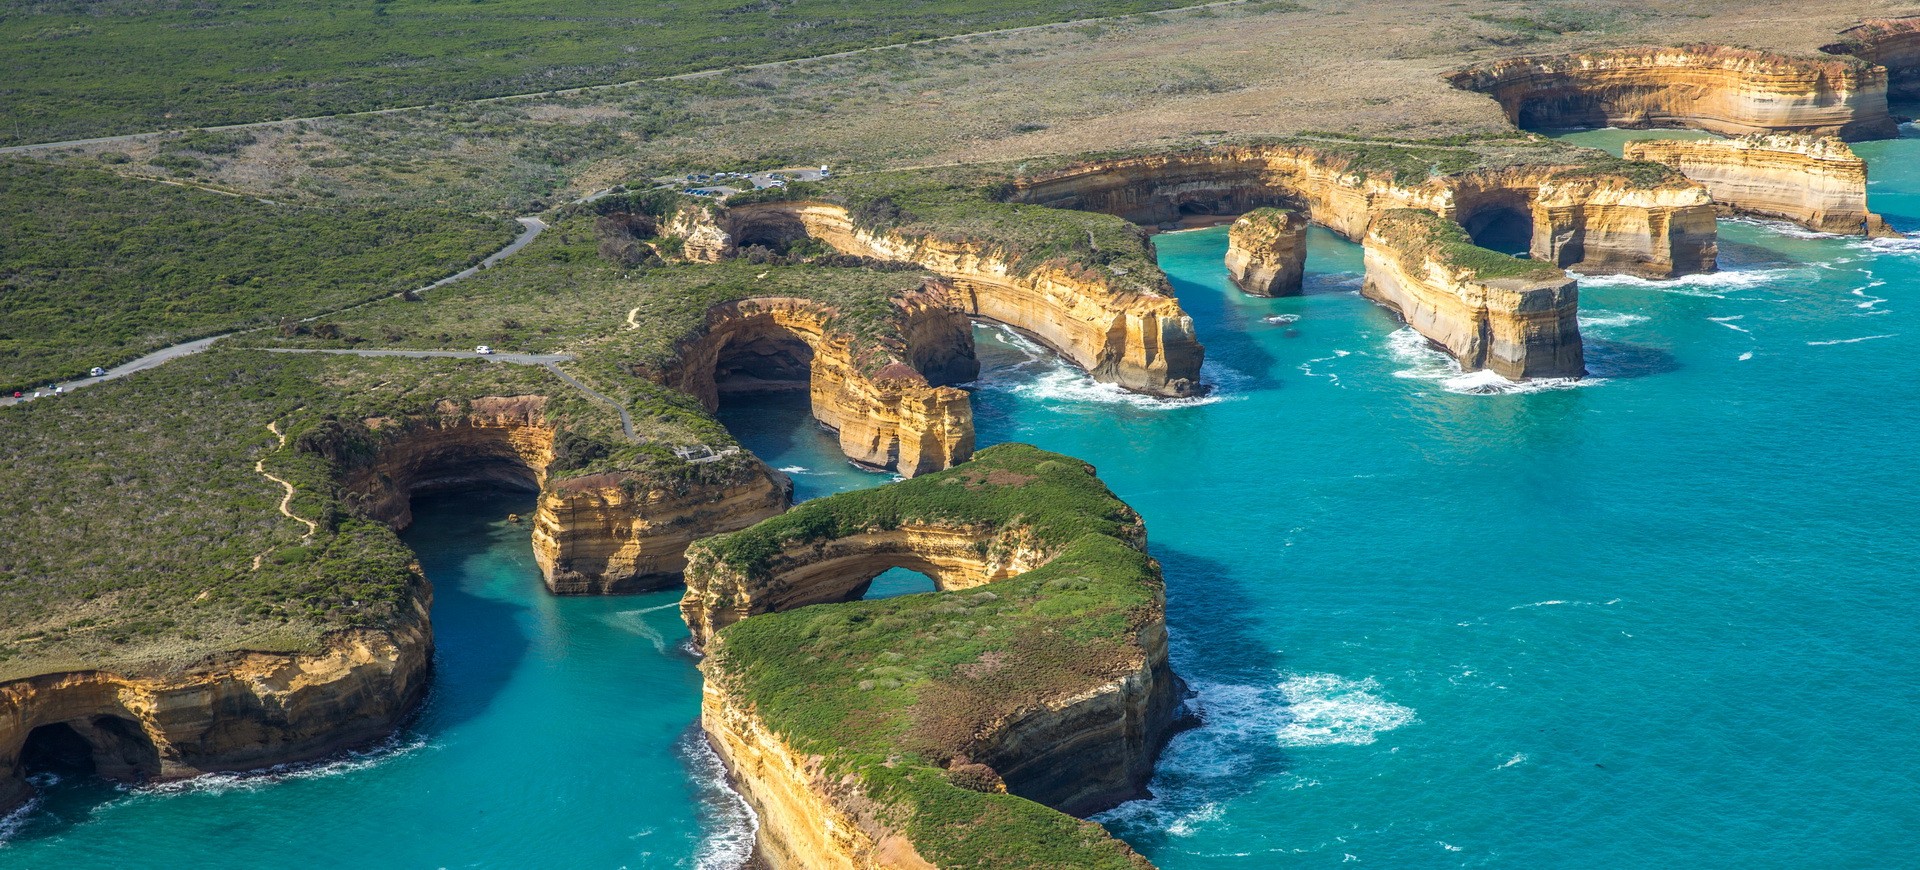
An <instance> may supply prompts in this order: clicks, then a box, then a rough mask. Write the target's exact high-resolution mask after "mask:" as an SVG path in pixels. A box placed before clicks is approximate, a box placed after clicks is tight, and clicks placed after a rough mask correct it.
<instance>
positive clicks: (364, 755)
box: [128, 734, 428, 795]
mask: <svg viewBox="0 0 1920 870" xmlns="http://www.w3.org/2000/svg"><path fill="white" fill-rule="evenodd" d="M427 746H428V744H427V741H426V738H424V737H420V736H418V735H402V734H396V735H394V736H392V737H389V738H387V739H386V740H383V741H381V742H380V743H378V744H375V745H374V746H372V747H371V748H368V749H364V750H361V751H358V752H348V753H344V754H342V755H337V756H334V757H333V758H327V759H322V760H319V761H306V762H299V763H295V764H276V765H273V766H272V767H264V768H261V769H259V770H246V771H239V772H232V773H203V774H201V775H199V776H196V777H193V778H192V779H181V780H174V781H173V782H161V783H154V784H152V785H142V786H130V787H129V788H128V790H129V791H131V792H134V793H136V794H151V795H174V794H213V795H222V794H227V793H229V792H236V791H243V792H244V791H258V790H260V789H263V788H266V787H268V786H273V785H278V784H280V783H283V782H289V781H293V780H302V779H322V778H325V777H331V776H344V775H346V774H349V773H359V772H360V771H363V770H370V769H372V768H373V767H375V766H377V765H381V764H385V763H387V762H389V761H392V760H394V759H396V758H401V757H404V756H407V755H411V754H412V753H414V752H417V751H419V750H421V749H425V748H426V747H427Z"/></svg>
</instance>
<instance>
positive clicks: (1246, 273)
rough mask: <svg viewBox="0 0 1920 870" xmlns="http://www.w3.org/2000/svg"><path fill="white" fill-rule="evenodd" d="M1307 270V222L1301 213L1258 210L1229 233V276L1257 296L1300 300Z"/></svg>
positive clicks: (1235, 222) (1282, 210) (1245, 215)
mask: <svg viewBox="0 0 1920 870" xmlns="http://www.w3.org/2000/svg"><path fill="white" fill-rule="evenodd" d="M1306 269H1307V219H1306V218H1305V217H1303V216H1302V215H1301V214H1300V213H1299V212H1296V211H1289V210H1286V209H1277V208H1259V209H1254V210H1253V211H1250V212H1247V213H1246V214H1244V215H1241V216H1240V218H1239V219H1238V220H1235V221H1234V222H1233V226H1232V227H1231V228H1230V229H1229V230H1228V231H1227V274H1228V275H1230V276H1232V278H1233V283H1234V285H1235V286H1237V287H1239V288H1240V289H1241V290H1243V291H1245V292H1247V293H1250V294H1252V295H1254V296H1298V295H1300V291H1301V282H1302V280H1303V279H1304V278H1305V276H1306Z"/></svg>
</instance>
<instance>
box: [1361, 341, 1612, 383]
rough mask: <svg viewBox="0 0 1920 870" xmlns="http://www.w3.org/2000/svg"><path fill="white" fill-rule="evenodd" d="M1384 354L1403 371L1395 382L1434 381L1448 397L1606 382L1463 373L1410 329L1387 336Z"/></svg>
mask: <svg viewBox="0 0 1920 870" xmlns="http://www.w3.org/2000/svg"><path fill="white" fill-rule="evenodd" d="M1387 353H1388V355H1389V356H1391V357H1392V358H1393V359H1394V360H1395V361H1396V362H1399V363H1401V364H1403V365H1405V366H1407V367H1406V368H1403V369H1400V370H1398V371H1396V372H1394V373H1393V376H1394V377H1396V378H1407V379H1409V380H1416V381H1436V382H1438V383H1439V384H1440V388H1441V389H1443V390H1446V391H1447V392H1449V393H1458V394H1460V395H1465V396H1496V395H1506V394H1511V393H1540V392H1545V391H1547V390H1567V389H1572V388H1574V387H1591V386H1598V385H1600V384H1603V383H1606V378H1595V377H1589V378H1585V379H1580V380H1576V379H1573V378H1536V379H1534V380H1530V381H1510V380H1507V379H1506V378H1503V377H1501V376H1499V375H1497V374H1494V373H1493V372H1490V371H1486V370H1481V371H1477V372H1463V371H1461V370H1460V363H1459V362H1458V361H1456V360H1455V359H1454V358H1453V357H1451V356H1448V355H1447V353H1446V352H1445V351H1442V350H1440V349H1438V348H1435V347H1434V346H1433V344H1432V343H1431V342H1429V341H1427V337H1426V336H1424V335H1421V334H1420V333H1418V332H1416V331H1414V329H1413V327H1411V326H1408V327H1402V328H1400V329H1397V330H1394V331H1393V332H1392V333H1390V334H1388V335H1387Z"/></svg>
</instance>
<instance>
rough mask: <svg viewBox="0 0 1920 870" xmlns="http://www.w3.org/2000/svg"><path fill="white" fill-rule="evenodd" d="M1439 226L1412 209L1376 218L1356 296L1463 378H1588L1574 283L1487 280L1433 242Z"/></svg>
mask: <svg viewBox="0 0 1920 870" xmlns="http://www.w3.org/2000/svg"><path fill="white" fill-rule="evenodd" d="M1440 220H1444V219H1442V218H1436V217H1434V216H1433V215H1431V214H1429V213H1425V212H1415V211H1411V210H1404V211H1392V212H1387V213H1385V214H1383V215H1381V217H1380V218H1379V219H1378V220H1376V221H1375V224H1374V228H1373V229H1372V230H1371V231H1369V232H1368V234H1367V240H1366V268H1367V275H1366V284H1365V285H1364V287H1363V289H1362V291H1361V292H1362V293H1363V294H1364V295H1366V296H1367V297H1368V298H1370V299H1373V300H1376V301H1378V302H1381V303H1383V304H1385V305H1387V306H1389V307H1391V308H1393V309H1394V310H1396V311H1398V312H1399V313H1400V316H1401V317H1402V318H1403V319H1405V320H1406V321H1407V324H1408V325H1409V326H1412V327H1413V328H1414V329H1415V330H1417V331H1419V333H1420V334H1421V335H1424V336H1426V337H1427V338H1428V339H1429V340H1431V341H1433V342H1434V343H1436V344H1438V345H1440V346H1441V347H1444V348H1445V349H1446V350H1447V352H1448V353H1450V354H1452V355H1453V357H1454V358H1455V359H1457V360H1459V361H1460V367H1461V368H1462V369H1465V370H1467V371H1477V370H1480V369H1487V370H1490V371H1493V372H1494V373H1496V374H1498V375H1500V376H1502V377H1505V378H1508V379H1512V380H1520V379H1525V378H1577V377H1580V376H1582V375H1584V374H1586V365H1585V352H1584V348H1583V346H1582V344H1581V340H1580V322H1579V317H1578V313H1579V311H1578V309H1579V293H1578V290H1577V288H1576V286H1575V284H1574V281H1573V279H1571V278H1568V277H1567V276H1566V274H1565V273H1564V272H1560V271H1558V270H1556V269H1546V268H1544V267H1535V268H1532V269H1521V268H1519V267H1517V266H1516V267H1514V268H1513V270H1512V271H1514V272H1518V273H1519V274H1512V275H1500V274H1498V273H1495V274H1496V275H1498V276H1497V277H1485V276H1483V275H1482V274H1481V273H1482V271H1483V270H1482V269H1478V268H1476V267H1475V266H1474V265H1473V263H1472V262H1471V261H1466V260H1465V259H1464V258H1461V257H1455V256H1449V254H1448V252H1447V248H1446V246H1445V245H1443V244H1440V243H1438V242H1437V234H1436V232H1435V231H1434V227H1433V226H1432V223H1433V222H1434V221H1440ZM1483 253H1485V254H1491V252H1483ZM1512 262H1514V263H1516V264H1524V263H1525V262H1526V261H1512Z"/></svg>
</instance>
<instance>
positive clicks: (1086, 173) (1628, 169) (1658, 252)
mask: <svg viewBox="0 0 1920 870" xmlns="http://www.w3.org/2000/svg"><path fill="white" fill-rule="evenodd" d="M1379 151H1400V152H1405V154H1406V157H1405V158H1404V160H1406V161H1412V160H1425V159H1430V158H1434V157H1436V156H1440V155H1444V154H1445V152H1444V151H1443V150H1438V149H1428V150H1426V151H1421V150H1419V149H1415V148H1407V147H1401V146H1368V147H1365V148H1363V147H1359V146H1355V145H1349V144H1345V143H1339V142H1330V143H1325V144H1318V143H1316V144H1301V143H1282V144H1272V145H1247V146H1216V147H1210V148H1203V149H1195V150H1191V151H1182V152H1172V153H1162V154H1149V155H1141V156H1135V157H1123V158H1116V159H1112V160H1097V161H1088V162H1085V163H1080V164H1075V165H1073V166H1070V167H1067V168H1064V169H1058V170H1053V171H1049V172H1045V173H1038V174H1035V175H1033V176H1030V177H1027V178H1023V179H1020V180H1019V182H1018V183H1017V188H1018V190H1017V194H1016V195H1017V196H1018V197H1019V199H1020V200H1021V201H1023V202H1032V203H1036V204H1041V205H1050V206H1054V207H1058V208H1074V209H1085V210H1090V211H1101V212H1107V213H1110V214H1116V215H1119V216H1121V217H1125V218H1127V219H1129V220H1136V221H1145V222H1156V221H1161V220H1166V219H1169V218H1170V217H1171V216H1175V215H1178V214H1181V213H1183V212H1193V211H1198V212H1202V213H1208V214H1239V213H1243V212H1247V211H1250V210H1252V209H1255V208H1260V207H1263V206H1274V205H1289V206H1296V207H1301V208H1304V209H1305V210H1306V212H1307V215H1308V217H1309V218H1311V219H1312V220H1313V222H1314V223H1317V224H1320V225H1322V226H1325V227H1327V228H1328V229H1331V230H1333V231H1334V232H1337V233H1339V234H1341V235H1343V236H1346V237H1347V238H1348V239H1350V240H1353V241H1355V242H1358V241H1361V240H1363V239H1364V238H1365V236H1366V232H1367V227H1368V226H1369V225H1370V223H1371V222H1372V220H1373V216H1374V215H1375V214H1377V213H1379V212H1382V211H1386V210H1388V209H1396V208H1418V209H1425V210H1427V211H1431V212H1433V213H1435V214H1438V215H1441V216H1442V217H1448V218H1453V219H1454V220H1456V221H1458V222H1459V223H1461V224H1462V225H1464V226H1467V227H1469V228H1475V227H1489V226H1493V225H1495V224H1497V223H1499V222H1502V221H1507V222H1512V223H1514V224H1516V225H1517V226H1518V227H1520V228H1521V232H1522V234H1523V235H1524V236H1525V238H1522V239H1521V242H1522V244H1524V245H1525V246H1527V247H1529V248H1530V249H1531V252H1532V253H1531V256H1532V257H1533V258H1534V259H1536V260H1542V261H1545V262H1550V263H1553V264H1554V265H1557V266H1560V267H1562V268H1569V269H1578V270H1580V271H1583V272H1590V273H1595V274H1609V273H1615V272H1619V273H1626V274H1632V275H1638V276H1641V277H1647V278H1668V277H1674V276H1677V275H1687V274H1693V273H1697V272H1711V271H1713V269H1714V265H1715V253H1716V250H1717V244H1716V240H1717V229H1716V227H1715V224H1714V212H1713V203H1712V200H1711V198H1710V197H1709V196H1708V195H1707V192H1706V189H1705V188H1703V187H1701V186H1700V185H1699V184H1697V183H1694V182H1690V181H1688V180H1687V179H1686V178H1684V177H1682V176H1680V175H1679V174H1678V173H1673V172H1670V171H1666V170H1660V169H1657V168H1655V169H1654V170H1653V171H1652V172H1651V173H1648V172H1644V171H1641V170H1644V169H1647V168H1648V167H1644V166H1641V167H1638V168H1636V167H1634V166H1633V165H1626V166H1617V165H1615V164H1616V163H1618V161H1614V162H1613V163H1609V162H1606V161H1594V162H1588V163H1571V162H1537V163H1530V164H1520V165H1516V166H1512V167H1506V168H1494V169H1473V170H1467V171H1460V172H1455V173H1450V174H1429V173H1427V172H1426V171H1424V169H1425V168H1424V167H1421V171H1420V172H1419V173H1418V178H1417V180H1415V179H1413V178H1409V177H1408V176H1407V174H1405V173H1401V172H1395V171H1376V170H1371V169H1368V168H1365V167H1366V166H1367V165H1368V161H1370V160H1372V161H1379V159H1380V158H1379V157H1378V155H1377V154H1375V153H1374V152H1379Z"/></svg>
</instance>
